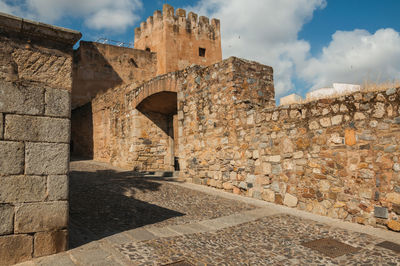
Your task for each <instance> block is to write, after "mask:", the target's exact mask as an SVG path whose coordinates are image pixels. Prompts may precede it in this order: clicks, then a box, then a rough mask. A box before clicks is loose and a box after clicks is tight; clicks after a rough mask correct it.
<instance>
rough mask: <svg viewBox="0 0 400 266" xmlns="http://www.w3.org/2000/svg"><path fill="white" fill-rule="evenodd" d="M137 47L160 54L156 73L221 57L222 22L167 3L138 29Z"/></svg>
mask: <svg viewBox="0 0 400 266" xmlns="http://www.w3.org/2000/svg"><path fill="white" fill-rule="evenodd" d="M135 48H136V49H141V50H146V51H149V52H155V53H157V74H159V75H160V74H165V73H168V72H171V71H176V70H181V69H184V68H186V67H188V66H190V65H193V64H196V65H202V66H207V65H211V64H214V63H217V62H219V61H221V60H222V51H221V33H220V22H219V20H218V19H211V21H210V19H209V18H207V17H204V16H200V17H199V16H198V15H197V14H195V13H193V12H189V13H188V14H187V13H186V10H184V9H181V8H178V9H176V10H174V8H173V7H172V6H170V5H168V4H165V5H164V6H163V11H162V12H161V11H155V12H154V14H153V16H150V17H149V18H147V20H146V21H144V22H142V23H141V24H140V27H138V28H136V29H135Z"/></svg>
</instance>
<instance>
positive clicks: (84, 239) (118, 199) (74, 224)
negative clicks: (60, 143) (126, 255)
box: [69, 170, 185, 248]
mask: <svg viewBox="0 0 400 266" xmlns="http://www.w3.org/2000/svg"><path fill="white" fill-rule="evenodd" d="M157 180H162V178H157ZM69 185H70V195H69V200H70V201H69V204H70V228H69V237H70V241H69V243H70V248H75V247H78V246H80V245H83V244H86V243H88V242H91V241H95V240H98V239H101V238H104V237H107V236H111V235H114V234H116V233H120V232H123V231H127V230H131V229H135V228H138V227H142V226H145V225H150V224H154V223H158V222H162V221H164V220H167V219H170V218H173V217H178V216H184V215H185V214H183V213H180V212H177V211H173V210H169V209H166V208H163V207H160V206H157V205H153V204H150V203H148V202H145V201H141V200H138V199H135V194H136V193H143V192H149V191H158V190H159V189H160V186H161V184H160V183H157V182H154V181H152V180H149V179H148V178H146V179H143V177H137V175H136V174H135V173H133V172H116V171H113V170H97V171H96V172H90V170H88V171H72V172H71V173H70V184H69ZM142 196H143V194H142Z"/></svg>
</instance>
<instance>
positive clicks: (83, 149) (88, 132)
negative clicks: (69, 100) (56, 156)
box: [71, 103, 93, 159]
mask: <svg viewBox="0 0 400 266" xmlns="http://www.w3.org/2000/svg"><path fill="white" fill-rule="evenodd" d="M71 155H73V156H75V157H80V158H89V159H92V158H93V113H92V104H91V103H87V104H85V105H83V106H81V107H79V108H76V109H74V110H73V111H72V114H71Z"/></svg>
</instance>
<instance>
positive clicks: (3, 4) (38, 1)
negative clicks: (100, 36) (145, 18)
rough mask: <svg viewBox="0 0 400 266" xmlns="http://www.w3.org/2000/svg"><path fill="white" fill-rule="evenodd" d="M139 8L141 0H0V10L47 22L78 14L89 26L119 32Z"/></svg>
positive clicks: (133, 21)
mask: <svg viewBox="0 0 400 266" xmlns="http://www.w3.org/2000/svg"><path fill="white" fill-rule="evenodd" d="M21 6H23V8H20V7H21ZM141 8H142V1H141V0H17V1H15V0H0V11H2V12H6V13H11V14H14V15H18V16H23V17H28V18H31V19H35V20H40V21H43V22H46V23H56V22H57V21H59V20H61V19H63V18H67V17H75V18H76V17H79V18H81V19H83V21H84V23H85V25H87V26H88V27H89V28H92V29H96V30H101V29H105V30H115V31H121V32H122V31H124V30H126V28H127V27H128V26H133V25H134V24H135V23H136V22H137V21H138V19H139V16H137V15H136V13H137V11H138V10H140V9H141Z"/></svg>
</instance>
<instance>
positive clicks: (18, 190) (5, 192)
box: [0, 175, 46, 203]
mask: <svg viewBox="0 0 400 266" xmlns="http://www.w3.org/2000/svg"><path fill="white" fill-rule="evenodd" d="M45 198H46V177H45V176H25V175H22V176H6V177H2V178H0V203H17V202H35V201H44V200H45Z"/></svg>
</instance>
